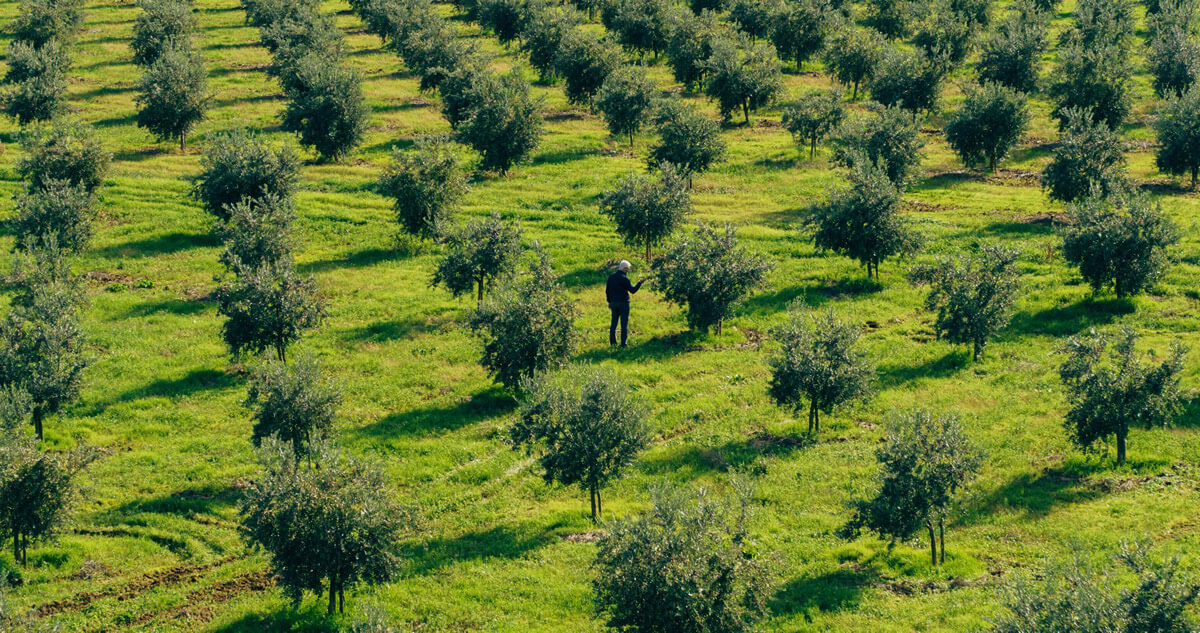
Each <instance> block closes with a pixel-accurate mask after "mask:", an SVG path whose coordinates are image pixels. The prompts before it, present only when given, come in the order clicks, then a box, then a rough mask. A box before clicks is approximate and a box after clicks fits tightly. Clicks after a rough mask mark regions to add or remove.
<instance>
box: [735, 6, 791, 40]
mask: <svg viewBox="0 0 1200 633" xmlns="http://www.w3.org/2000/svg"><path fill="white" fill-rule="evenodd" d="M726 6H727V8H728V9H729V21H730V22H732V23H733V24H734V25H735V26H737V29H738V30H739V31H741V32H742V33H744V34H745V35H746V37H748V38H750V40H752V41H757V40H760V39H767V38H769V37H770V36H771V27H772V25H773V24H774V23H775V20H776V19H777V15H778V14H779V2H778V1H777V0H729V1H728V2H727V3H726Z"/></svg>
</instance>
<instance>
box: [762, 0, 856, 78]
mask: <svg viewBox="0 0 1200 633" xmlns="http://www.w3.org/2000/svg"><path fill="white" fill-rule="evenodd" d="M836 28H845V27H844V25H842V24H840V23H839V21H838V20H837V10H836V9H834V7H833V5H832V4H831V3H830V2H829V0H799V1H798V2H795V1H793V2H788V3H786V4H785V5H784V7H783V9H782V10H781V12H780V14H779V15H778V16H777V17H776V18H775V21H774V26H773V27H772V30H771V42H772V43H773V44H774V45H775V50H776V51H777V52H778V53H779V58H780V59H783V60H787V61H793V62H796V70H800V68H802V67H803V66H804V62H806V61H808V60H809V59H812V58H813V57H815V56H816V55H817V54H818V53H820V52H821V50H822V49H824V48H825V41H826V40H827V39H828V38H829V36H830V33H831V32H832V31H833V30H834V29H836Z"/></svg>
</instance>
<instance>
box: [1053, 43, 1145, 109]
mask: <svg viewBox="0 0 1200 633" xmlns="http://www.w3.org/2000/svg"><path fill="white" fill-rule="evenodd" d="M1058 59H1059V64H1058V67H1057V68H1056V70H1055V74H1054V81H1053V83H1051V85H1050V96H1051V97H1052V98H1053V99H1054V101H1055V107H1054V111H1053V115H1054V117H1055V118H1057V119H1058V121H1059V125H1060V127H1066V126H1068V125H1070V119H1071V117H1072V116H1073V115H1072V114H1071V113H1072V112H1074V111H1077V110H1085V111H1086V112H1087V113H1088V117H1089V118H1090V119H1091V120H1092V121H1093V122H1096V123H1102V124H1104V125H1105V126H1107V127H1109V128H1111V129H1113V130H1116V129H1118V128H1120V126H1121V124H1122V123H1123V122H1124V121H1125V117H1126V116H1128V115H1129V108H1130V103H1131V99H1130V95H1129V83H1130V81H1131V80H1132V77H1131V75H1132V67H1131V65H1130V63H1129V59H1128V51H1126V50H1125V48H1124V47H1121V46H1119V45H1116V44H1091V45H1088V44H1084V43H1081V42H1078V41H1069V42H1066V43H1064V45H1063V46H1062V47H1060V49H1059V55H1058Z"/></svg>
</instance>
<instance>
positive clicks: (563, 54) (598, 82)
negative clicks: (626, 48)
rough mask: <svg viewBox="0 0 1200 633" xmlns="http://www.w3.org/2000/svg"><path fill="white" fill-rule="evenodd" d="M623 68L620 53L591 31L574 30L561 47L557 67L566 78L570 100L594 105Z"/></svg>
mask: <svg viewBox="0 0 1200 633" xmlns="http://www.w3.org/2000/svg"><path fill="white" fill-rule="evenodd" d="M620 65H621V60H620V53H619V51H618V50H617V49H616V47H615V46H613V45H612V44H611V43H610V42H609V41H608V40H603V39H600V38H599V37H598V36H597V35H595V34H594V33H592V32H591V31H585V30H583V29H571V30H570V31H568V32H567V33H566V34H565V35H563V38H562V40H561V41H560V42H559V44H558V57H557V58H556V59H555V61H554V68H555V71H556V72H557V74H558V76H559V77H562V79H563V92H564V93H565V94H566V95H567V101H569V102H570V103H573V104H576V105H586V106H590V105H591V104H592V99H594V98H595V96H596V93H598V92H600V87H601V86H603V85H604V80H605V79H608V76H609V75H610V74H612V72H613V71H614V70H616V69H617V68H618V67H619V66H620Z"/></svg>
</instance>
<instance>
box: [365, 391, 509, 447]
mask: <svg viewBox="0 0 1200 633" xmlns="http://www.w3.org/2000/svg"><path fill="white" fill-rule="evenodd" d="M516 405H517V401H516V400H514V399H513V398H512V396H511V395H509V394H508V392H507V391H505V390H504V389H503V388H501V387H499V386H496V387H492V388H491V389H489V390H487V391H483V392H480V393H477V394H475V395H474V396H472V397H470V398H468V399H466V400H462V401H460V402H458V403H457V404H454V405H451V406H448V407H447V406H432V407H420V408H416V409H411V410H408V411H401V412H397V413H393V414H391V415H388V416H386V417H384V418H382V419H380V420H379V421H377V422H375V423H373V424H368V425H367V426H364V427H361V428H359V429H355V430H354V431H351V432H352V433H355V434H357V435H359V436H361V437H364V438H377V439H386V438H393V437H412V436H418V435H427V434H431V433H435V434H436V433H445V432H449V431H455V430H458V429H461V428H463V427H467V426H470V425H472V424H477V423H479V422H482V421H484V420H486V419H488V418H493V417H498V416H503V415H507V414H509V413H511V412H512V411H513V409H514V408H515V407H516Z"/></svg>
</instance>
